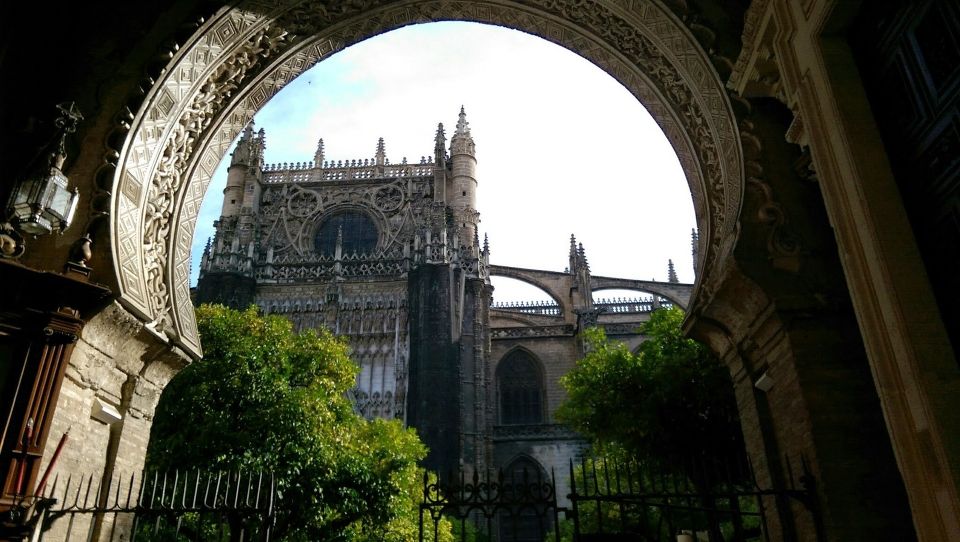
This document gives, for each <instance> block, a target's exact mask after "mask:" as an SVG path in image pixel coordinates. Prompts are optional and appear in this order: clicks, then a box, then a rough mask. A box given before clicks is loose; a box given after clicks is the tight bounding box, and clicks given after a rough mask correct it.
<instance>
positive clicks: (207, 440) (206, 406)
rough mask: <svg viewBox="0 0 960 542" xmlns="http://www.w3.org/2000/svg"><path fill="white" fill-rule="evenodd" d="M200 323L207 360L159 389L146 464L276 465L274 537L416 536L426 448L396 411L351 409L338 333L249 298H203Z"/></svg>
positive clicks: (268, 468)
mask: <svg viewBox="0 0 960 542" xmlns="http://www.w3.org/2000/svg"><path fill="white" fill-rule="evenodd" d="M197 323H198V327H199V329H200V335H201V340H202V344H203V349H204V358H203V359H202V360H200V361H198V362H196V363H193V364H192V365H190V366H188V367H186V368H185V369H184V370H183V371H181V372H180V373H179V374H178V375H177V376H176V377H175V378H174V379H173V380H172V381H171V382H170V384H169V385H168V386H167V388H166V389H165V390H164V393H163V395H162V397H161V398H160V403H159V405H158V407H157V411H156V418H155V420H154V424H153V429H152V432H151V439H150V446H149V450H148V455H147V462H148V467H149V468H153V469H160V470H167V469H171V470H172V469H193V468H198V469H201V470H205V469H213V470H245V471H258V470H263V471H265V472H272V473H274V475H275V479H276V484H277V489H278V493H279V497H278V502H277V503H276V511H277V521H276V527H275V528H274V535H275V538H276V539H280V540H297V541H299V540H329V541H335V540H350V541H362V540H370V541H374V540H376V541H390V542H393V541H396V542H400V541H405V540H412V539H414V538H415V534H416V531H417V521H418V504H419V495H420V492H421V487H420V483H421V480H422V473H423V471H422V469H420V468H419V467H418V466H417V462H418V461H419V460H421V459H422V458H423V457H424V456H425V453H426V450H425V447H424V446H423V444H422V443H421V442H420V440H419V439H418V438H417V436H416V434H415V433H414V432H413V431H412V430H409V429H404V428H403V427H402V426H401V424H400V423H399V422H398V421H389V422H388V421H384V420H375V421H372V422H368V421H366V420H364V419H363V418H361V417H360V416H358V415H357V414H355V413H354V411H353V408H352V406H351V404H350V402H349V400H348V399H347V397H346V393H347V391H348V390H349V389H350V388H351V387H352V386H353V384H354V378H355V374H356V366H355V365H354V364H353V362H352V361H351V360H350V358H349V356H348V348H347V346H346V344H345V343H344V342H343V341H341V340H339V339H337V338H336V337H334V336H333V335H332V334H330V333H329V332H327V331H325V330H320V331H317V332H314V331H307V332H303V333H299V334H298V333H294V332H293V331H292V326H291V324H290V322H289V321H287V320H286V319H284V318H281V317H278V316H265V317H261V316H259V315H258V314H257V311H256V309H255V308H254V307H251V308H249V309H247V310H245V311H242V312H238V311H234V310H230V309H227V308H225V307H223V306H218V305H205V306H201V307H200V308H198V309H197Z"/></svg>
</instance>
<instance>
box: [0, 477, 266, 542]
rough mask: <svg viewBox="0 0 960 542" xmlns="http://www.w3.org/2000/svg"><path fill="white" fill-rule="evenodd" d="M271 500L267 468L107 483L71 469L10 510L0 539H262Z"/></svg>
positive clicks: (155, 541)
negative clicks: (69, 473) (10, 522)
mask: <svg viewBox="0 0 960 542" xmlns="http://www.w3.org/2000/svg"><path fill="white" fill-rule="evenodd" d="M275 500H276V487H275V484H274V479H273V476H272V475H271V474H266V473H253V474H246V473H237V472H213V473H205V472H199V471H187V472H180V471H175V472H168V473H162V474H161V473H157V472H154V473H141V474H140V475H139V476H138V475H130V476H129V477H118V478H116V479H114V480H111V481H110V482H109V483H106V484H104V483H102V482H101V481H99V480H97V479H95V478H94V477H93V476H89V477H85V478H84V477H75V476H72V477H68V478H66V479H65V480H55V481H54V484H53V485H52V486H51V488H50V490H49V491H47V492H45V493H44V494H42V495H41V496H39V497H37V498H35V499H32V500H31V501H30V502H23V503H20V505H19V506H18V507H15V509H13V510H11V513H10V515H11V517H18V518H19V521H17V522H16V523H17V525H15V526H11V527H8V528H7V531H9V532H6V533H4V532H0V539H2V540H30V541H31V542H35V541H36V542H43V541H46V542H55V541H68V542H72V541H75V540H85V541H97V542H102V541H110V542H113V541H121V540H122V541H131V542H132V541H141V542H159V541H180V540H204V541H221V540H222V541H234V540H237V541H239V540H243V541H262V542H268V541H269V540H270V531H271V528H272V526H273V521H274V502H275Z"/></svg>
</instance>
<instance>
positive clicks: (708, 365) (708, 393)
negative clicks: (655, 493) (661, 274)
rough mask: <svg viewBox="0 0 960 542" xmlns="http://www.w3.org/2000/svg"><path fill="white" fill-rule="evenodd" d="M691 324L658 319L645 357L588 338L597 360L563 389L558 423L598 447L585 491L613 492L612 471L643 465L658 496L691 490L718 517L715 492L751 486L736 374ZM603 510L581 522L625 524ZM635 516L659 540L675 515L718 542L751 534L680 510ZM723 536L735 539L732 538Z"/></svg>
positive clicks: (672, 314)
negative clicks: (692, 333)
mask: <svg viewBox="0 0 960 542" xmlns="http://www.w3.org/2000/svg"><path fill="white" fill-rule="evenodd" d="M683 318H684V314H683V311H681V310H680V309H678V308H664V309H659V310H657V311H654V313H653V314H652V315H651V317H650V320H649V321H648V322H646V323H645V324H644V325H643V326H642V327H641V329H640V331H641V332H642V333H643V334H644V335H645V336H646V340H645V341H644V342H643V343H642V344H641V345H640V347H639V348H638V350H637V352H636V353H633V352H631V351H629V350H628V349H627V347H626V346H625V345H624V344H623V343H620V342H615V341H610V340H608V339H607V337H606V336H605V335H604V333H603V330H602V329H598V328H594V329H588V330H587V331H586V342H587V346H588V353H587V354H586V355H585V356H584V358H583V359H581V360H579V361H578V362H577V365H576V367H575V368H574V369H573V370H572V371H571V372H570V373H568V374H567V375H566V376H564V377H563V378H562V379H561V383H562V384H563V386H564V387H565V388H566V390H567V393H568V399H567V400H566V401H565V402H564V403H563V404H562V405H561V406H560V408H559V411H558V413H557V416H558V418H559V419H560V420H562V421H564V422H566V423H568V424H570V425H571V426H573V427H574V428H575V429H577V430H578V431H580V432H581V433H582V434H584V435H585V436H587V437H588V438H589V439H590V440H591V441H592V443H593V446H594V453H595V454H596V455H597V456H598V458H599V461H600V462H599V464H600V468H599V470H598V471H597V472H592V471H590V472H587V471H582V470H579V469H578V470H577V476H579V477H582V480H583V481H584V482H583V483H587V482H588V480H589V481H590V482H592V483H593V484H595V485H596V486H597V487H599V486H601V485H603V483H610V482H609V478H611V477H614V478H615V476H613V475H611V474H610V473H609V472H608V471H607V468H608V466H609V465H613V464H617V463H624V462H629V461H637V462H639V464H641V465H646V467H645V468H646V469H652V470H640V471H634V472H635V474H634V476H635V477H638V478H637V480H635V481H636V482H637V483H638V485H640V486H645V487H648V488H649V487H651V486H652V485H656V483H657V481H658V480H659V483H660V484H661V485H664V484H666V486H668V487H674V488H675V487H679V488H685V487H689V488H690V491H692V492H693V493H695V494H697V495H699V497H697V499H699V504H700V505H702V506H704V507H705V508H712V507H713V506H714V505H715V498H714V497H713V496H711V493H712V491H711V490H716V489H718V488H719V487H721V486H726V487H727V488H730V487H731V484H732V485H741V484H743V483H744V482H746V481H747V474H746V470H745V469H740V468H738V467H741V466H743V465H744V464H745V456H746V454H745V450H744V444H743V436H742V433H741V430H740V421H739V416H738V412H737V405H736V400H735V398H734V395H733V384H732V382H731V379H730V374H729V372H728V370H727V368H726V367H724V366H723V364H722V363H720V361H719V360H718V359H717V358H716V357H715V356H714V355H713V354H712V353H711V352H710V351H709V350H708V349H707V348H706V347H704V346H703V345H702V344H700V343H698V342H696V341H694V340H692V339H688V338H686V337H684V335H683V332H682V329H681V324H682V323H683ZM651 474H652V475H653V478H644V477H645V476H649V475H651ZM742 500H743V501H744V502H741V501H742ZM688 504H689V503H688ZM727 504H728V505H729V506H731V507H740V506H744V505H746V506H749V500H744V499H741V498H739V497H736V498H733V499H729V500H727ZM601 506H602V505H600V504H599V503H586V508H585V509H584V510H581V512H583V513H582V514H581V516H582V517H583V518H585V519H586V520H587V522H588V523H589V522H590V521H593V520H594V519H595V516H600V515H606V516H609V517H608V518H607V523H609V524H616V523H617V522H618V521H620V519H621V518H620V515H621V514H622V513H626V512H625V511H624V509H622V508H619V507H615V506H610V505H609V504H608V505H607V507H606V508H603V507H601ZM597 507H601V508H600V509H599V510H598V508H597ZM630 513H631V514H632V516H633V517H632V518H631V521H633V522H634V523H639V525H640V526H642V527H643V528H644V529H645V530H646V531H647V534H648V536H653V537H654V538H656V536H660V535H662V534H663V533H660V529H662V522H661V521H660V519H668V518H667V515H670V516H671V522H672V523H677V522H681V523H685V524H686V525H687V526H689V527H695V528H705V529H707V530H709V532H710V539H711V540H724V539H734V540H741V539H744V536H745V533H746V531H745V530H744V528H745V525H744V522H743V520H742V519H741V518H740V517H738V516H736V515H734V516H730V517H728V518H725V519H724V520H723V524H722V525H720V524H716V523H711V522H709V521H707V518H706V516H703V515H700V514H692V513H690V512H688V511H683V509H678V508H673V507H670V506H665V507H655V508H647V509H643V508H640V509H631V511H630ZM638 518H639V521H638V520H637V519H638ZM623 519H626V518H623ZM651 529H653V531H651ZM721 529H722V530H724V531H731V532H732V534H728V535H727V536H725V535H724V534H722V533H721ZM654 531H656V532H654ZM657 533H659V534H657Z"/></svg>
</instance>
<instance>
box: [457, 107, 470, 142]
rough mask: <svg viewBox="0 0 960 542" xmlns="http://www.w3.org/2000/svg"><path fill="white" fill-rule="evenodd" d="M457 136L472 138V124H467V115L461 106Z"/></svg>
mask: <svg viewBox="0 0 960 542" xmlns="http://www.w3.org/2000/svg"><path fill="white" fill-rule="evenodd" d="M457 135H462V136H467V137H470V123H468V122H467V113H466V111H464V109H463V106H462V105H461V106H460V118H459V120H457Z"/></svg>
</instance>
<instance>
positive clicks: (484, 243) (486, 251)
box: [483, 234, 490, 256]
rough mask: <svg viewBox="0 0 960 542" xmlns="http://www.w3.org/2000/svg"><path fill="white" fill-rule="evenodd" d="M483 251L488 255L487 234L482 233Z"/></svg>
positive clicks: (488, 242) (488, 241)
mask: <svg viewBox="0 0 960 542" xmlns="http://www.w3.org/2000/svg"><path fill="white" fill-rule="evenodd" d="M483 253H484V254H486V255H487V256H489V255H490V240H489V239H487V234H483Z"/></svg>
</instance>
